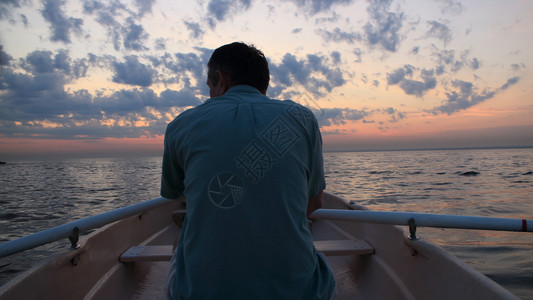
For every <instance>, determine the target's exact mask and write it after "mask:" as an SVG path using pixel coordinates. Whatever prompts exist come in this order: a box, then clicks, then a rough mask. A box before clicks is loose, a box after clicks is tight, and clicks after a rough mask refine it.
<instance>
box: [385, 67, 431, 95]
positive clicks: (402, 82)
mask: <svg viewBox="0 0 533 300" xmlns="http://www.w3.org/2000/svg"><path fill="white" fill-rule="evenodd" d="M415 70H416V69H415V67H413V66H412V65H405V66H404V67H402V68H398V69H396V70H394V71H392V72H391V73H387V83H388V84H389V85H399V86H400V88H401V89H402V90H403V91H404V92H405V93H406V94H407V95H414V96H417V97H422V96H423V95H424V94H425V93H426V92H427V91H428V90H431V89H434V88H435V87H436V86H437V79H436V78H435V76H434V75H435V71H433V70H425V69H423V70H421V71H420V78H421V79H422V80H413V79H410V78H411V77H413V76H414V71H415Z"/></svg>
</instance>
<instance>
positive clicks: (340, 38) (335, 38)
mask: <svg viewBox="0 0 533 300" xmlns="http://www.w3.org/2000/svg"><path fill="white" fill-rule="evenodd" d="M316 32H317V34H318V35H320V36H321V37H322V39H323V40H324V42H327V43H329V42H335V43H340V42H346V43H348V44H353V43H355V42H356V41H360V40H362V39H363V38H362V37H361V35H360V34H359V33H356V32H347V31H343V30H342V29H340V28H338V27H337V28H335V29H334V30H333V31H327V30H325V29H317V30H316Z"/></svg>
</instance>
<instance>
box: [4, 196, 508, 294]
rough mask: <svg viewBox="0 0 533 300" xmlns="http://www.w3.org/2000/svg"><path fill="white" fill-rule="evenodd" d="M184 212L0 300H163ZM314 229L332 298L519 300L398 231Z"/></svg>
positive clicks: (145, 215)
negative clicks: (333, 286) (331, 279)
mask: <svg viewBox="0 0 533 300" xmlns="http://www.w3.org/2000/svg"><path fill="white" fill-rule="evenodd" d="M323 198H324V208H325V209H350V210H365V208H364V207H362V206H359V205H357V204H352V203H348V202H347V201H346V200H344V199H342V198H339V197H337V196H335V195H332V194H329V193H324V196H323ZM182 205H183V204H182V202H181V201H163V202H161V204H158V205H157V206H156V207H154V208H150V209H147V210H144V211H142V212H139V213H135V214H133V215H132V216H129V217H127V218H124V219H121V220H120V221H116V222H113V223H111V224H108V225H105V226H103V227H101V228H99V229H98V230H96V231H94V232H92V233H91V234H89V235H87V236H82V237H81V238H80V240H79V242H78V243H79V247H78V248H77V249H74V250H66V251H65V252H64V253H60V254H57V255H55V256H53V257H51V258H49V259H47V260H45V261H43V262H42V263H40V264H39V265H37V266H35V267H34V268H32V269H30V270H28V271H26V272H25V273H23V274H21V275H19V276H17V277H16V278H14V279H13V280H11V281H10V282H8V283H6V284H5V285H3V286H2V287H0V299H37V298H38V299H164V284H165V280H166V276H167V273H168V270H169V260H170V256H171V254H172V244H173V242H174V240H175V238H176V237H177V236H178V235H179V227H178V225H177V224H179V223H180V219H181V218H182V217H183V214H184V210H183V209H184V207H183V206H182ZM77 224H79V226H80V228H79V230H80V231H82V232H83V231H84V230H86V229H85V228H84V227H83V226H84V225H82V224H81V223H77ZM310 226H311V230H312V232H313V236H314V239H315V246H316V248H317V249H318V250H319V251H322V252H323V253H324V254H325V255H326V256H327V259H328V262H329V264H330V266H331V268H332V269H333V271H334V273H335V277H336V281H337V289H338V292H337V294H336V295H335V299H517V298H516V297H515V296H514V295H513V294H511V293H510V292H509V291H507V290H506V289H504V288H503V287H501V286H500V285H498V284H496V283H495V282H493V281H492V280H490V279H489V278H487V277H486V276H484V275H483V274H481V273H479V272H477V271H476V270H474V269H473V268H471V267H469V266H467V265H466V264H464V263H463V262H461V261H460V260H459V259H457V258H456V257H454V256H452V255H450V254H448V253H447V252H445V251H444V250H443V249H441V248H439V247H437V246H435V245H434V244H432V243H429V242H427V241H424V240H412V239H409V238H408V237H407V235H408V234H407V232H406V230H404V229H403V228H401V227H398V226H395V225H387V224H370V223H362V222H352V221H339V220H327V219H320V218H317V219H313V220H312V221H311V222H310ZM4 244H5V243H4ZM1 246H2V245H0V247H1ZM0 254H2V253H1V251H0Z"/></svg>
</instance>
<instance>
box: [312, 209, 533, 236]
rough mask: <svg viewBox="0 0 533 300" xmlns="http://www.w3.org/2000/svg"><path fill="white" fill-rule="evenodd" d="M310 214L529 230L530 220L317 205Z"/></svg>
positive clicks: (532, 224)
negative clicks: (335, 207) (319, 207)
mask: <svg viewBox="0 0 533 300" xmlns="http://www.w3.org/2000/svg"><path fill="white" fill-rule="evenodd" d="M310 217H311V218H318V219H330V220H342V221H353V222H367V223H380V224H392V225H407V226H411V227H412V226H417V227H437V228H461V229H480V230H499V231H522V232H533V221H532V220H526V219H506V218H492V217H475V216H458V215H439V214H426V213H410V212H382V211H371V210H345V209H318V210H316V211H315V212H313V214H312V215H311V216H310ZM528 225H529V226H528Z"/></svg>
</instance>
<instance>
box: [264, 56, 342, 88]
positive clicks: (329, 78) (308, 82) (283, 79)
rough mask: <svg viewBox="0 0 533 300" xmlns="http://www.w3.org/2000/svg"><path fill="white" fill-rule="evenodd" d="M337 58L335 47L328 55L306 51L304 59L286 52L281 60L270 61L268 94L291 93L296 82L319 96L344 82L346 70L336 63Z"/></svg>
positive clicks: (339, 57)
mask: <svg viewBox="0 0 533 300" xmlns="http://www.w3.org/2000/svg"><path fill="white" fill-rule="evenodd" d="M340 60H341V56H340V53H339V52H337V51H334V52H332V53H331V55H330V56H329V57H328V56H323V55H320V54H308V55H307V56H306V57H305V58H304V59H298V58H297V57H296V56H295V55H293V54H291V53H286V54H285V55H284V56H283V59H282V61H281V63H279V64H276V63H273V62H269V68H270V73H271V82H272V85H271V88H269V95H271V96H272V97H279V96H291V95H292V94H294V91H295V90H294V86H295V85H298V86H300V87H303V88H304V89H305V90H306V91H307V92H310V93H311V94H312V95H313V96H314V97H315V98H318V97H322V96H323V95H324V94H325V93H326V92H331V91H332V89H333V88H335V87H339V86H342V85H344V84H345V83H346V78H345V77H346V74H345V73H344V72H343V71H342V70H341V69H340V68H339V67H338V66H337V64H339V62H340Z"/></svg>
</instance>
